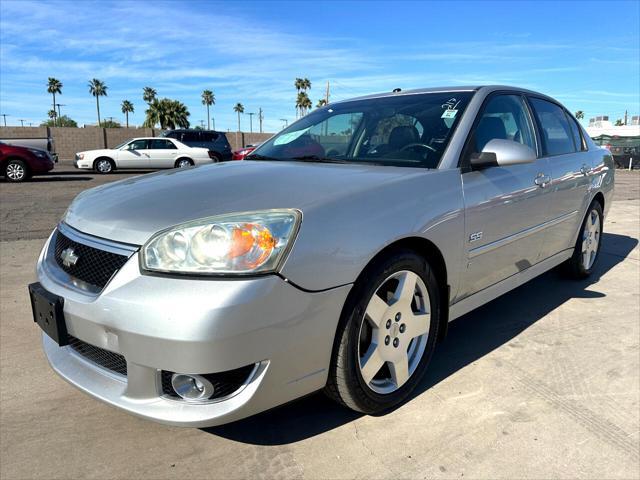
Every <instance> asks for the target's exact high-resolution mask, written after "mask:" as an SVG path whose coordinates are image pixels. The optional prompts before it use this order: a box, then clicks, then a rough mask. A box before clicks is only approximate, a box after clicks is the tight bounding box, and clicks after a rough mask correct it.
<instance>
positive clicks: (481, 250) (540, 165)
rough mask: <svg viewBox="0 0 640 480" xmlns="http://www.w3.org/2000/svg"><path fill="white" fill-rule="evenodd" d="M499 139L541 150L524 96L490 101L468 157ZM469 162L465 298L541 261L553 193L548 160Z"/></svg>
mask: <svg viewBox="0 0 640 480" xmlns="http://www.w3.org/2000/svg"><path fill="white" fill-rule="evenodd" d="M494 138H498V139H503V140H512V141H514V142H518V143H521V144H524V145H527V146H529V147H531V148H532V149H533V150H534V151H539V148H538V144H537V141H536V135H535V130H534V125H533V120H532V118H531V114H530V111H529V109H528V107H527V104H526V101H525V98H524V96H522V95H520V94H518V93H497V94H493V95H492V96H490V97H489V98H488V99H487V100H486V101H485V104H484V105H483V107H482V110H481V112H480V113H479V116H478V118H477V119H476V123H475V127H474V130H473V132H472V136H471V137H470V143H469V145H468V147H467V148H466V150H465V156H467V157H470V156H471V155H477V154H479V153H480V152H481V151H482V149H483V147H484V146H485V145H486V144H487V143H488V142H489V141H490V140H492V139H494ZM464 160H465V159H464V158H463V173H462V185H463V192H464V202H465V234H466V238H465V240H466V245H467V268H466V272H465V273H464V274H463V278H462V282H461V290H460V291H459V296H460V297H461V298H463V297H465V296H468V295H471V294H473V293H476V292H478V291H480V290H482V289H484V288H487V287H489V286H491V285H493V284H495V283H497V282H499V281H501V280H504V279H505V278H507V277H510V276H511V275H514V274H516V273H518V272H520V271H522V270H525V269H527V268H529V267H530V266H531V265H533V264H535V263H536V262H537V260H538V255H539V253H540V250H541V247H542V239H543V236H544V233H543V231H542V230H541V229H542V227H541V225H542V224H544V222H545V221H546V220H547V215H548V210H549V201H550V195H549V192H548V189H547V188H544V186H546V184H545V182H544V180H546V179H547V178H548V177H550V173H549V167H548V161H547V159H546V158H539V159H538V160H536V161H535V162H534V163H528V164H522V165H511V166H507V167H499V166H498V167H489V168H484V169H481V170H470V169H465V162H464ZM467 162H468V159H467ZM467 164H468V163H467ZM469 170H470V171H469Z"/></svg>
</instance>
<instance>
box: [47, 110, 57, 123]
mask: <svg viewBox="0 0 640 480" xmlns="http://www.w3.org/2000/svg"><path fill="white" fill-rule="evenodd" d="M47 116H48V117H49V118H50V119H51V120H53V123H54V125H53V126H54V127H55V123H56V117H57V116H58V114H57V113H56V111H55V110H49V111H48V112H47Z"/></svg>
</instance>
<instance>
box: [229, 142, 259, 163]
mask: <svg viewBox="0 0 640 480" xmlns="http://www.w3.org/2000/svg"><path fill="white" fill-rule="evenodd" d="M256 148H258V145H247V146H246V147H244V148H241V149H240V150H235V151H234V152H233V155H232V157H231V160H244V157H246V156H247V155H249V154H250V153H251V152H253V151H254V150H255V149H256Z"/></svg>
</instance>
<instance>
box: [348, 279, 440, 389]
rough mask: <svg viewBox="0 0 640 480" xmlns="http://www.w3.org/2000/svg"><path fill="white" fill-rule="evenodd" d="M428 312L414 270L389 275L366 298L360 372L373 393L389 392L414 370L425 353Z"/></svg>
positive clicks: (423, 290)
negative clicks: (367, 302) (369, 296)
mask: <svg viewBox="0 0 640 480" xmlns="http://www.w3.org/2000/svg"><path fill="white" fill-rule="evenodd" d="M430 325H431V313H430V303H429V293H428V291H427V287H426V285H425V283H424V281H423V280H422V279H421V278H420V276H418V275H417V274H416V273H414V272H412V271H409V270H402V271H399V272H396V273H394V274H392V275H390V276H389V277H388V278H387V279H386V280H385V281H384V282H382V284H381V285H380V287H379V288H378V289H377V290H376V292H375V293H374V294H373V296H372V297H371V300H369V304H368V305H367V308H366V310H365V313H364V318H363V319H362V322H361V324H360V332H359V335H358V359H359V367H360V374H361V375H362V379H363V380H364V382H365V383H366V384H367V386H368V387H369V388H370V389H371V390H373V391H374V392H376V393H379V394H389V393H392V392H394V391H396V390H398V389H399V388H400V387H402V385H404V384H405V383H406V382H407V381H408V380H409V378H410V377H411V375H413V373H414V372H415V371H416V369H417V367H418V365H419V364H420V361H421V360H422V357H423V355H424V352H425V347H426V344H427V339H428V337H429V329H430Z"/></svg>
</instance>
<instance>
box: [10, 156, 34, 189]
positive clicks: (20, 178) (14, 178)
mask: <svg viewBox="0 0 640 480" xmlns="http://www.w3.org/2000/svg"><path fill="white" fill-rule="evenodd" d="M30 176H31V175H30V173H29V167H28V166H27V164H26V163H25V162H23V161H22V160H18V159H13V160H9V162H8V163H7V167H6V168H5V170H4V178H6V179H7V181H8V182H13V183H19V182H24V181H26V180H28V179H29V177H30Z"/></svg>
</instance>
